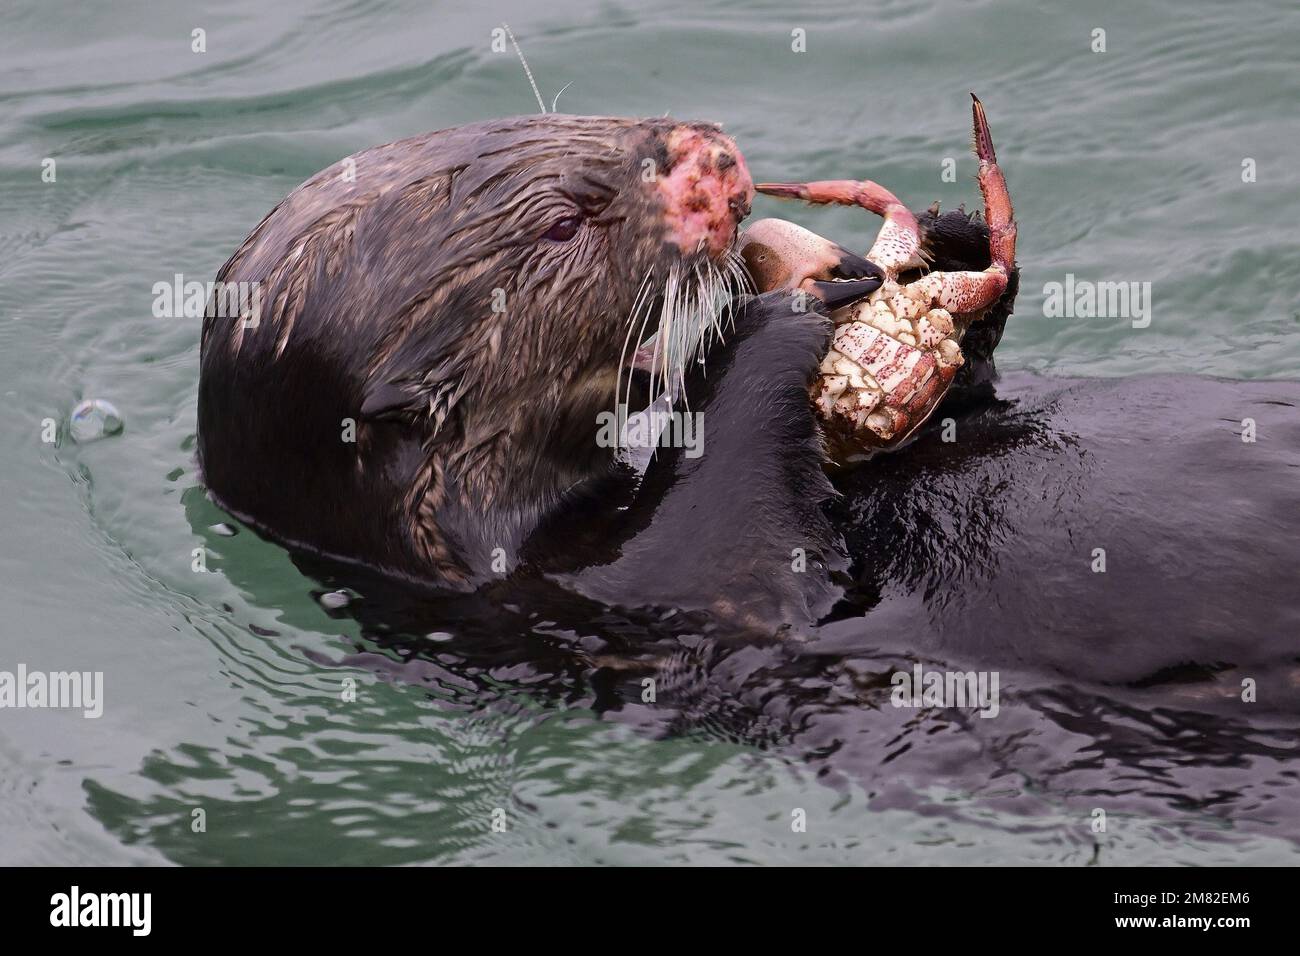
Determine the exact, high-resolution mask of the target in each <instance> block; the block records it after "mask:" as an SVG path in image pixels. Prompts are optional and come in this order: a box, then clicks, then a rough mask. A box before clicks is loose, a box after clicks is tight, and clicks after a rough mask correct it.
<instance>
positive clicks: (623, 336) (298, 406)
mask: <svg viewBox="0 0 1300 956" xmlns="http://www.w3.org/2000/svg"><path fill="white" fill-rule="evenodd" d="M753 193H754V190H753V183H752V181H751V179H750V176H749V172H748V170H747V169H746V166H745V162H744V160H743V158H742V157H741V155H740V153H739V151H738V150H737V149H736V147H735V144H734V143H733V142H732V141H731V140H730V139H728V138H727V137H726V136H724V135H722V133H720V132H719V131H718V129H717V128H716V127H714V126H711V125H707V124H701V123H679V122H676V121H673V120H669V119H654V120H629V119H617V118H600V117H577V116H558V115H545V116H530V117H520V118H514V119H507V120H498V121H491V122H486V123H477V124H471V125H467V126H462V127H457V128H454V129H449V130H443V131H439V132H436V133H430V134H427V135H425V136H421V137H416V138H414V139H410V140H403V141H400V142H397V143H392V144H389V145H387V146H380V147H376V148H374V149H369V150H366V151H364V152H361V153H358V154H356V155H354V156H352V157H349V158H348V159H346V160H343V161H341V162H340V163H339V164H336V165H335V166H333V167H330V168H328V169H325V170H323V171H322V172H320V173H318V174H317V175H316V176H315V177H313V178H312V179H311V180H309V181H308V182H306V183H305V184H303V185H302V186H301V187H299V188H298V189H297V190H295V191H294V192H293V193H291V194H290V195H289V196H288V197H287V198H286V199H285V200H284V201H283V202H282V203H281V204H280V205H279V206H278V207H277V208H276V209H275V210H274V211H273V212H272V213H271V214H270V215H269V216H268V217H267V218H266V219H265V220H264V221H263V222H262V224H261V225H259V226H258V228H257V229H256V230H255V231H254V232H253V234H252V235H250V236H249V238H248V239H247V240H245V242H244V244H243V246H242V247H241V248H240V249H239V251H238V252H236V254H235V255H234V256H233V257H232V258H231V260H230V261H229V262H228V263H227V264H226V266H225V267H224V268H223V270H222V272H221V274H219V276H218V279H220V280H222V281H224V282H240V281H251V282H255V283H259V284H260V286H261V289H262V292H263V295H262V301H263V302H265V303H268V305H267V307H266V308H265V309H264V310H263V312H262V314H261V316H260V318H259V321H258V322H257V323H255V324H250V323H247V322H239V321H234V322H232V321H229V320H226V321H224V322H223V320H222V319H219V318H216V319H213V318H210V319H208V321H207V322H206V323H205V326H204V335H203V360H202V364H203V374H202V381H201V384H200V403H199V404H200V410H199V412H200V422H199V429H200V457H201V460H202V462H203V465H204V470H205V477H206V478H207V481H208V484H209V487H210V489H211V490H212V491H213V492H214V493H215V494H216V495H217V497H218V498H219V499H221V500H223V502H225V503H226V504H227V505H228V506H229V507H231V508H232V510H235V511H238V512H242V513H243V514H245V515H251V516H252V517H253V518H255V519H256V518H257V517H258V515H259V513H266V512H268V511H269V512H273V513H278V514H273V515H272V518H271V520H268V521H263V522H261V523H262V524H264V525H266V526H269V527H270V529H271V530H273V531H279V530H280V527H281V526H283V525H284V524H286V523H287V524H290V525H293V527H291V528H289V529H287V530H284V531H282V532H281V534H282V536H285V537H293V538H296V539H298V540H305V541H306V542H307V543H314V540H313V539H319V538H320V536H321V535H323V534H326V533H327V532H326V531H325V530H324V529H320V528H319V527H318V526H319V525H320V521H319V517H318V515H319V510H320V507H325V508H332V509H335V510H338V509H339V508H342V509H343V510H346V506H340V505H339V503H338V502H337V501H333V500H324V501H318V502H316V503H315V504H316V505H317V506H318V507H317V508H313V507H312V506H311V502H310V501H309V500H305V499H304V494H306V495H307V498H308V499H309V498H310V495H312V494H318V495H320V496H325V497H328V498H331V499H333V498H345V497H346V496H351V498H352V500H353V501H355V500H356V499H358V498H362V499H365V498H366V497H367V496H369V495H373V494H375V493H376V491H375V486H376V485H381V486H384V487H386V488H387V487H389V486H391V488H390V493H391V494H397V493H398V491H399V490H400V493H401V494H400V497H401V506H400V507H393V508H390V509H389V510H390V512H391V514H390V516H389V517H390V518H391V520H392V521H395V522H398V523H401V524H403V525H404V526H406V527H409V528H411V529H413V530H411V532H410V533H411V535H412V536H413V539H414V542H415V545H414V551H415V552H416V556H415V558H413V559H412V561H400V560H399V559H398V558H394V559H393V561H394V562H397V563H407V564H409V563H418V561H419V560H424V559H429V558H430V556H431V555H432V556H433V557H435V558H438V559H439V560H441V558H448V561H450V560H451V559H450V558H449V557H448V555H450V554H452V553H453V552H455V551H457V550H458V549H459V550H461V551H463V550H465V548H467V547H469V545H466V544H465V541H464V539H466V538H468V537H469V536H470V533H469V531H468V530H466V528H465V527H455V528H453V527H451V525H454V524H456V522H457V520H458V518H457V515H458V514H459V515H461V516H463V515H465V514H468V513H470V512H474V513H476V514H479V515H490V516H491V517H490V518H485V519H483V520H482V521H480V522H479V524H484V525H493V526H495V527H497V528H499V529H503V530H499V531H498V532H496V535H497V537H499V538H506V539H509V538H511V537H512V536H514V537H517V536H518V535H519V534H520V533H522V532H520V531H519V529H520V528H524V527H526V526H527V525H528V524H529V520H530V519H528V518H527V517H524V518H520V519H519V520H515V519H514V518H506V517H502V516H504V515H524V516H528V515H539V514H541V513H543V512H545V511H546V510H547V509H548V508H549V507H550V506H552V505H553V504H554V503H555V501H556V500H557V499H558V498H559V496H560V495H561V494H562V493H563V491H564V490H565V489H566V488H568V487H570V486H572V485H574V484H575V483H577V482H579V481H581V480H582V479H583V478H586V477H589V476H591V475H593V474H595V473H597V472H599V470H600V469H601V468H603V467H607V466H608V463H609V462H610V461H611V460H612V458H613V456H614V453H615V452H614V450H612V449H609V448H601V447H598V441H597V436H598V434H599V428H598V417H597V416H598V415H599V413H600V412H601V411H602V410H606V409H612V408H613V407H614V406H615V403H616V392H617V390H618V388H619V384H620V381H626V380H627V379H628V378H629V376H625V375H623V371H624V368H625V367H626V366H627V365H628V364H630V362H631V361H632V360H633V358H634V356H636V354H637V350H638V346H641V345H642V344H643V343H645V342H646V341H647V340H649V339H652V338H653V339H654V345H653V346H652V347H649V348H648V349H642V355H641V361H640V364H641V365H642V366H643V367H644V366H645V365H646V364H647V362H646V353H647V352H648V354H649V355H650V356H651V359H652V360H651V361H650V362H649V363H648V364H650V365H653V366H654V368H655V369H657V371H658V375H659V377H661V378H662V379H664V380H667V379H670V378H672V377H673V375H674V371H675V370H676V373H677V374H680V369H681V368H682V367H683V366H684V364H685V362H686V361H687V360H688V359H689V357H690V355H691V353H692V352H693V351H694V349H695V348H696V347H698V345H699V344H700V341H701V339H702V337H703V335H704V334H705V332H706V331H707V330H708V328H709V327H710V326H711V325H712V324H713V323H714V322H716V317H717V315H718V310H719V309H720V307H721V306H720V303H722V302H723V301H725V300H726V299H728V298H729V297H730V293H731V292H732V291H734V287H735V285H736V284H738V283H742V282H743V281H745V280H744V270H743V266H742V264H741V262H740V259H739V257H738V256H737V255H736V254H735V253H734V251H733V249H734V246H735V241H736V234H737V228H738V224H739V222H740V221H741V220H742V219H743V218H744V217H745V216H746V215H747V214H748V212H749V207H750V202H751V200H752V198H753ZM656 333H657V335H656ZM650 385H651V389H653V388H654V386H655V382H654V379H653V378H652V380H651V383H650ZM308 395H310V396H311V397H310V400H309V399H308V398H307V396H308ZM341 419H355V420H356V421H357V422H358V429H359V431H358V435H357V440H356V442H355V443H353V444H352V445H350V446H345V447H342V448H340V447H338V446H339V443H338V433H339V427H340V426H339V422H340V420H341ZM250 454H254V455H256V456H257V457H258V459H259V460H258V464H257V466H256V467H257V468H258V469H261V470H262V473H263V479H262V480H261V481H260V482H258V483H257V484H256V487H253V486H252V484H251V483H250V481H249V480H248V479H247V476H245V475H243V474H242V471H243V467H244V466H243V465H241V464H238V463H236V464H234V465H233V466H232V465H231V464H230V463H231V462H232V461H236V462H237V460H238V459H241V458H242V459H246V458H247V456H248V455H250ZM268 458H273V459H274V460H272V461H268V460H267V459H268ZM333 458H337V459H338V461H334V460H332V459H333ZM277 461H283V462H289V463H293V464H294V465H295V470H294V471H293V475H292V476H289V477H291V479H292V480H289V481H285V482H281V481H279V480H278V479H277V477H276V476H275V475H274V472H275V471H276V462H277ZM398 463H400V467H398ZM335 470H342V471H344V472H345V473H347V474H349V475H351V476H352V482H353V484H354V485H363V486H365V488H364V490H363V489H361V488H348V487H343V488H338V489H335V488H334V487H333V484H337V483H338V482H333V483H331V482H330V481H328V480H326V478H325V477H322V478H319V479H317V478H316V477H315V476H313V480H310V481H307V482H306V483H307V484H309V485H310V486H311V487H310V488H309V489H308V490H307V491H306V492H305V491H304V481H305V479H303V478H301V477H299V476H301V475H303V474H305V473H306V472H308V471H312V472H321V471H324V472H332V471H335ZM268 472H269V473H270V474H268ZM398 486H402V487H401V488H400V489H399V488H398ZM271 498H275V499H276V500H275V502H274V503H271V504H268V500H269V499H271ZM457 509H459V511H457ZM453 512H454V513H453ZM290 513H292V514H293V515H294V516H295V517H294V518H293V519H292V520H288V519H286V520H280V517H281V516H286V515H289V514H290ZM473 523H474V522H473V521H471V520H470V519H468V518H465V520H463V521H462V522H461V524H462V525H464V526H468V525H470V524H473ZM456 538H459V539H461V542H460V544H459V545H457V544H455V542H454V541H453V540H452V539H456ZM499 543H500V544H501V546H503V547H505V548H507V550H509V548H510V546H511V544H512V543H513V542H512V541H510V540H503V541H500V542H499ZM352 544H353V540H352V539H350V538H349V539H347V540H344V541H330V542H327V543H326V545H328V547H329V549H331V550H339V551H346V550H349V549H351V546H352ZM390 563H391V562H390Z"/></svg>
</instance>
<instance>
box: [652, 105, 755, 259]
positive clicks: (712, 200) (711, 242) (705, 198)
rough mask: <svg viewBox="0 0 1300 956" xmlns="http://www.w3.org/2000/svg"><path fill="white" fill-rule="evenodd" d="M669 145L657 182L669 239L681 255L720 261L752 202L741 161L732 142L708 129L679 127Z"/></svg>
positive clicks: (751, 183)
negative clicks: (665, 167) (664, 168)
mask: <svg viewBox="0 0 1300 956" xmlns="http://www.w3.org/2000/svg"><path fill="white" fill-rule="evenodd" d="M667 145H668V161H669V167H668V171H667V172H665V173H661V174H660V175H659V176H658V178H657V183H658V186H659V192H660V195H661V196H662V197H663V201H664V211H665V218H666V220H667V226H668V231H667V239H668V241H670V242H672V243H674V244H675V245H676V246H677V247H678V248H679V249H681V250H682V252H684V253H688V254H689V253H694V252H696V251H699V250H704V251H706V252H707V253H708V254H709V255H711V256H717V255H720V254H722V253H723V252H725V251H726V250H727V249H729V248H730V247H731V244H732V242H733V241H734V240H735V238H736V227H737V225H739V223H740V221H741V220H742V219H744V218H745V217H746V216H748V215H749V207H750V204H751V203H752V202H753V200H754V181H753V180H752V179H750V176H749V169H748V168H747V167H746V166H745V158H744V157H743V156H742V155H741V154H740V150H738V149H737V148H736V144H735V143H733V142H732V141H731V139H729V138H728V137H726V136H723V135H722V134H721V133H719V132H717V131H716V130H713V129H710V128H709V127H706V126H678V127H676V128H674V129H673V130H672V132H670V133H669V134H668V143H667Z"/></svg>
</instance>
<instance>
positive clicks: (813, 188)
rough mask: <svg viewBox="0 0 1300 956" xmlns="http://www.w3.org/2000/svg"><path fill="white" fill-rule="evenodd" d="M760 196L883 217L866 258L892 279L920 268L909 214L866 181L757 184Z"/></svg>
mask: <svg viewBox="0 0 1300 956" xmlns="http://www.w3.org/2000/svg"><path fill="white" fill-rule="evenodd" d="M754 188H755V189H756V190H758V191H759V192H761V193H766V194H767V195H769V196H776V197H778V198H780V199H802V200H803V201H804V202H810V203H816V204H818V205H824V204H826V203H835V204H837V205H841V206H861V207H862V208H863V209H869V210H871V211H872V212H874V213H875V214H876V215H878V216H884V217H885V224H884V225H883V226H881V227H880V233H879V234H878V235H877V236H876V241H875V243H874V244H873V245H872V246H871V251H870V252H868V253H867V258H868V259H869V260H871V261H872V262H874V263H875V264H876V265H878V266H880V267H881V268H882V269H884V270H885V274H886V275H887V276H889V278H891V279H894V278H897V277H898V274H899V273H900V272H902V271H903V270H904V269H907V268H910V267H912V266H919V265H921V260H920V256H919V253H920V250H921V232H920V229H919V228H918V226H917V224H916V217H915V216H914V215H912V211H911V210H910V209H908V208H907V207H906V206H904V205H903V203H902V201H901V200H899V198H898V197H897V196H895V195H894V194H893V193H891V192H890V191H889V190H888V189H886V188H885V187H884V186H882V185H880V184H879V183H873V182H872V181H871V180H869V179H864V180H861V181H858V180H853V179H823V180H821V181H819V182H812V183H759V184H758V185H757V186H755V187H754Z"/></svg>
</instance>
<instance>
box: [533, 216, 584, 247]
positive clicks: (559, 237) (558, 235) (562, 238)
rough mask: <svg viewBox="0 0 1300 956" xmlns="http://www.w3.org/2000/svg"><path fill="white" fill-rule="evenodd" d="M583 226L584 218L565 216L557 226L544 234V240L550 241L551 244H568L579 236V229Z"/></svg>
mask: <svg viewBox="0 0 1300 956" xmlns="http://www.w3.org/2000/svg"><path fill="white" fill-rule="evenodd" d="M581 225H582V217H580V216H565V217H564V218H563V219H561V220H560V221H559V222H557V223H556V224H555V225H553V226H551V228H550V229H547V230H546V232H544V233H543V234H542V238H543V239H549V240H550V241H551V242H568V241H569V240H570V239H572V238H573V237H574V236H576V235H577V234H578V228H579V227H580V226H581Z"/></svg>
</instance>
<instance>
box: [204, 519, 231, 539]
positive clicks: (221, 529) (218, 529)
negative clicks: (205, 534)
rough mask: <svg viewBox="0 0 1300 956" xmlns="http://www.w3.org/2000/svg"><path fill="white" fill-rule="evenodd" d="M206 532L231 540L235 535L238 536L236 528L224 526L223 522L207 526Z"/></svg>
mask: <svg viewBox="0 0 1300 956" xmlns="http://www.w3.org/2000/svg"><path fill="white" fill-rule="evenodd" d="M208 530H209V531H212V532H213V533H215V534H219V535H221V536H222V537H223V538H233V537H234V536H235V535H237V534H239V529H238V528H236V527H235V526H234V525H229V524H226V523H225V522H224V521H219V522H217V523H216V524H214V525H209V526H208Z"/></svg>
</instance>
